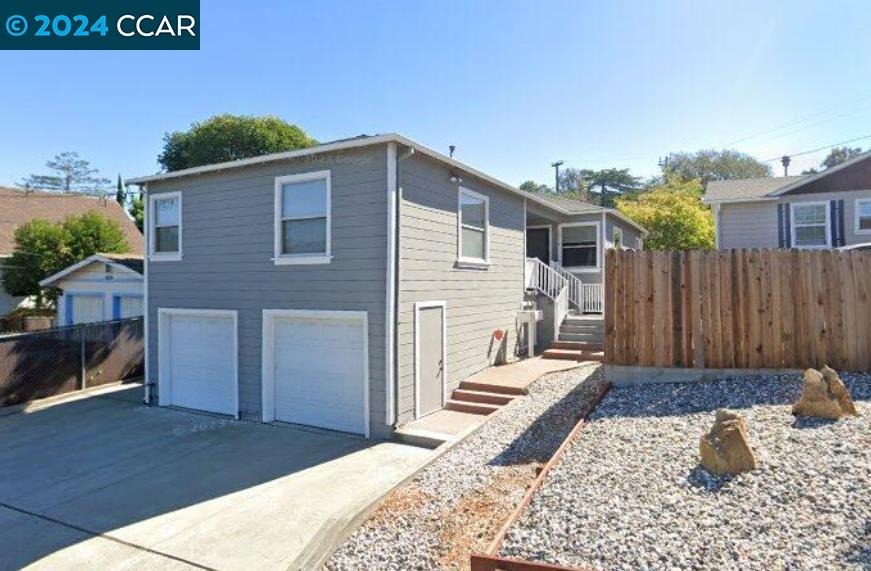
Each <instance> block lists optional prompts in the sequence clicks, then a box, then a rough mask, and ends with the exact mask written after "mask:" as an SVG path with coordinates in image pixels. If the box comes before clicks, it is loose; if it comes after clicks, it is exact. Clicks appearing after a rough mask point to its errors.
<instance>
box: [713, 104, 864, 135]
mask: <svg viewBox="0 0 871 571" xmlns="http://www.w3.org/2000/svg"><path fill="white" fill-rule="evenodd" d="M868 99H871V94H865V95H862V96H859V97H857V98H855V99H851V100H849V101H847V102H845V103H844V105H854V104H856V103H860V102H863V101H866V100H868ZM866 109H868V108H867V107H860V108H859V109H854V110H852V111H848V112H847V113H841V114H839V115H836V116H835V117H828V118H825V119H821V120H820V121H816V122H815V123H813V124H812V125H808V126H805V127H802V128H801V129H798V131H801V130H804V129H805V128H807V127H809V126H813V125H819V124H821V123H825V122H826V121H831V120H832V119H841V118H843V117H847V116H850V115H854V114H855V113H858V112H860V111H864V110H866ZM836 111H838V110H833V109H823V110H820V111H816V112H814V113H810V114H808V115H803V116H801V117H799V118H797V119H791V120H789V121H785V122H783V123H780V124H778V125H776V126H774V127H771V128H769V129H763V130H762V131H758V132H756V133H753V134H752V135H747V136H746V137H740V138H738V139H735V140H733V141H730V142H728V143H726V144H725V145H724V146H726V147H730V146H732V145H735V144H737V143H742V142H744V141H747V140H750V139H755V138H756V137H761V136H762V135H767V134H769V133H774V132H776V131H780V130H781V129H784V128H786V127H791V126H793V125H800V124H802V123H806V122H808V121H810V120H811V119H815V118H817V117H821V116H826V115H830V114H832V113H835V112H836ZM795 132H797V131H790V132H789V133H782V134H780V135H775V136H773V137H768V138H767V139H765V140H764V141H770V140H772V139H778V138H780V137H785V136H787V135H790V134H793V133H795ZM764 141H758V142H764Z"/></svg>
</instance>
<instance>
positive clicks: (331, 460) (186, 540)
mask: <svg viewBox="0 0 871 571" xmlns="http://www.w3.org/2000/svg"><path fill="white" fill-rule="evenodd" d="M138 392H139V391H138V388H136V389H126V390H123V391H118V392H113V393H110V394H103V395H100V396H91V397H88V398H85V399H80V400H75V401H71V402H64V403H59V404H54V405H52V406H49V407H46V408H41V409H37V410H33V411H29V412H26V413H21V414H15V415H11V416H5V417H0V569H18V568H21V567H24V566H28V565H32V566H33V567H34V568H40V569H61V568H76V569H140V568H148V569H221V570H223V569H301V568H309V567H310V566H311V565H312V563H313V562H314V561H317V560H318V559H319V556H321V555H322V554H323V553H324V552H325V550H328V549H330V548H331V547H332V543H333V542H334V541H335V539H336V537H337V536H340V535H341V534H342V533H343V532H344V530H345V529H346V528H347V526H348V522H350V521H355V520H356V518H357V517H359V516H360V514H361V513H362V512H363V511H365V509H366V508H367V507H368V506H369V505H371V503H372V502H373V501H374V500H376V499H378V498H379V497H380V496H381V495H382V494H384V493H385V492H387V491H388V490H389V489H390V488H392V487H393V486H394V485H396V484H397V483H398V482H400V481H402V480H403V479H404V478H406V477H407V476H408V475H410V474H411V473H413V472H414V470H415V469H416V468H417V467H418V466H420V465H421V464H422V463H423V462H425V461H426V460H427V459H428V458H429V457H430V455H431V454H432V451H429V450H424V449H420V448H414V447H410V446H405V445H401V444H395V443H372V442H367V441H365V440H362V439H358V438H354V437H350V436H343V435H338V434H335V433H327V432H318V431H309V430H302V429H297V428H293V427H286V426H269V425H263V424H256V423H248V422H237V421H232V420H224V419H221V418H215V417H210V416H206V415H200V414H194V413H188V412H181V411H177V410H169V409H164V408H148V407H144V406H142V405H141V404H140V403H138V402H136V399H138V396H139V394H138Z"/></svg>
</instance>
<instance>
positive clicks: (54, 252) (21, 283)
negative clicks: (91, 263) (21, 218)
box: [3, 212, 129, 308]
mask: <svg viewBox="0 0 871 571" xmlns="http://www.w3.org/2000/svg"><path fill="white" fill-rule="evenodd" d="M14 238H15V250H13V252H12V255H11V256H10V257H9V259H8V261H7V263H6V266H5V268H4V271H3V288H4V289H5V290H6V291H7V292H8V293H9V294H10V295H16V296H34V297H35V298H36V305H37V307H39V308H42V307H43V306H44V305H45V301H46V295H45V294H46V292H45V291H44V290H43V288H42V287H40V285H39V281H40V280H42V279H45V278H47V277H48V276H50V275H52V274H54V273H57V272H59V271H60V270H62V269H63V268H65V267H67V266H69V265H70V264H73V263H75V262H78V261H80V260H83V259H85V258H87V257H88V256H90V255H92V254H96V253H97V252H117V253H123V252H127V251H128V250H129V246H128V244H127V240H126V239H125V237H124V233H123V232H122V231H121V228H120V227H119V226H118V223H117V222H115V221H114V220H110V219H108V218H106V217H104V216H102V215H101V214H97V213H96V212H88V213H86V214H82V215H81V216H71V217H69V218H67V219H66V220H64V221H63V222H60V223H52V222H48V221H46V220H40V219H36V220H31V221H30V222H28V223H26V224H23V225H22V226H19V227H18V228H16V229H15V233H14Z"/></svg>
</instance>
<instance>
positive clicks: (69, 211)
mask: <svg viewBox="0 0 871 571" xmlns="http://www.w3.org/2000/svg"><path fill="white" fill-rule="evenodd" d="M87 212H97V213H99V214H102V215H103V216H105V217H107V218H109V219H111V220H115V221H116V222H117V223H118V225H119V226H120V227H121V230H122V231H123V232H124V235H125V237H126V238H127V243H128V245H129V246H130V251H131V252H136V253H142V252H144V251H145V243H144V240H143V238H142V233H140V232H139V230H138V229H137V228H136V225H135V224H134V223H133V221H132V220H131V219H130V217H129V216H128V215H127V213H126V212H125V211H124V209H123V208H122V207H121V205H120V204H118V203H117V202H116V201H114V200H111V199H109V200H107V199H104V198H96V197H92V196H84V195H81V194H60V193H56V192H42V191H25V190H23V189H19V188H4V187H0V316H2V315H6V314H7V313H8V312H9V311H11V310H13V309H15V308H16V307H18V306H20V305H22V304H25V303H26V300H25V298H23V297H13V296H10V295H9V294H7V293H6V290H5V289H4V288H3V285H2V272H3V266H4V265H5V263H6V262H7V260H8V258H9V256H11V255H12V252H13V251H14V250H15V229H16V228H18V227H19V226H21V225H23V224H26V223H27V222H30V221H31V220H34V219H37V218H41V219H43V220H48V221H49V222H60V221H62V220H64V219H65V218H67V217H69V216H79V215H82V214H85V213H87Z"/></svg>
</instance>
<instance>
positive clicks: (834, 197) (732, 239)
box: [703, 153, 871, 249]
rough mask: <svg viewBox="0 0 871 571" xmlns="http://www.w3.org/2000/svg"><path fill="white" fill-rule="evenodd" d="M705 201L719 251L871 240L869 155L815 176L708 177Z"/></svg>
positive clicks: (835, 246) (858, 242) (823, 245)
mask: <svg viewBox="0 0 871 571" xmlns="http://www.w3.org/2000/svg"><path fill="white" fill-rule="evenodd" d="M703 201H704V202H705V203H707V204H710V205H711V207H712V209H713V213H714V224H715V227H716V238H717V247H718V248H722V249H729V248H837V247H841V246H849V245H853V244H861V243H865V242H871V153H863V154H861V155H859V156H857V157H854V158H853V159H851V160H849V161H845V162H843V163H841V164H840V165H837V166H835V167H832V168H829V169H826V170H825V171H823V172H821V173H819V174H815V175H805V176H788V177H769V178H753V179H742V180H726V181H711V182H709V183H708V187H707V189H706V192H705V196H704V198H703Z"/></svg>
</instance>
